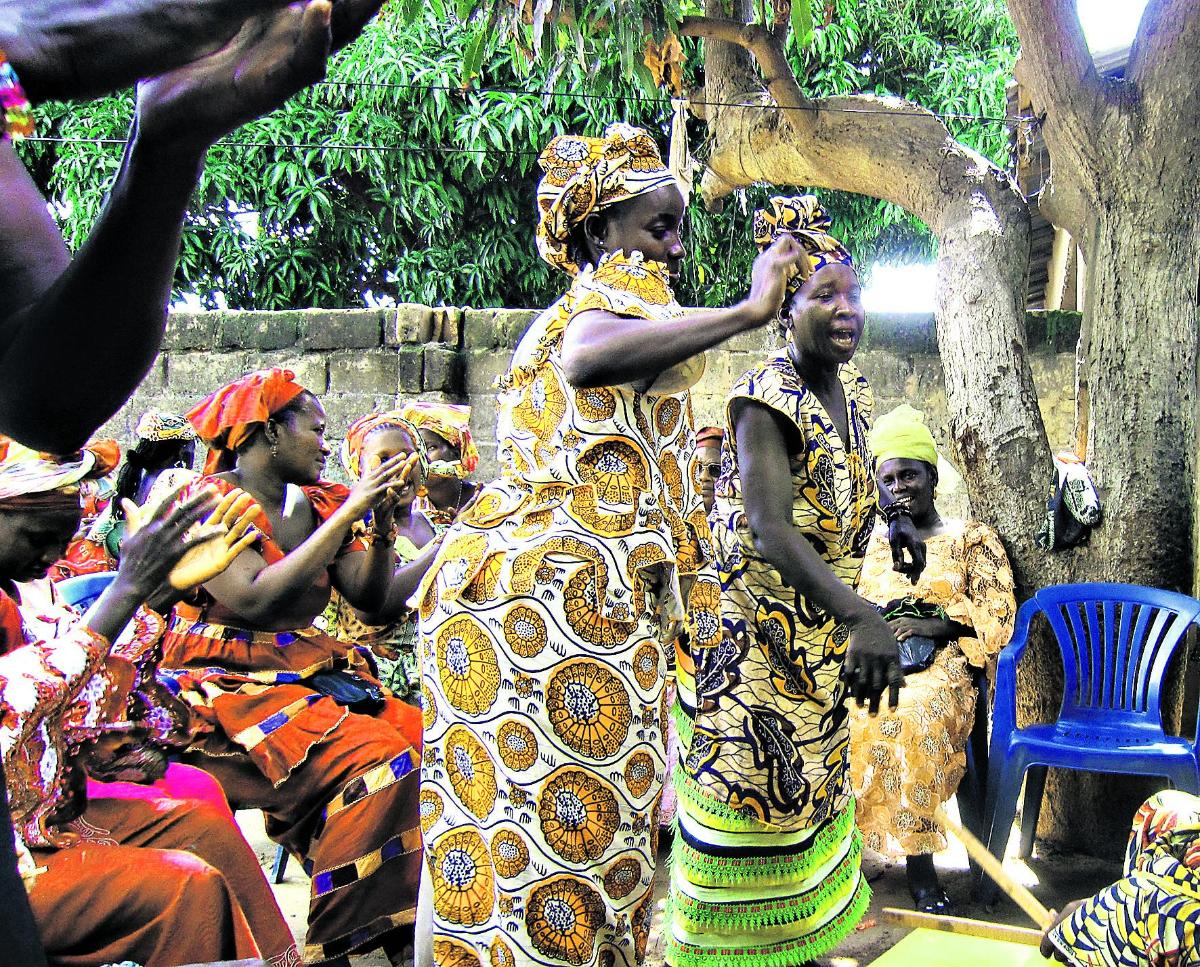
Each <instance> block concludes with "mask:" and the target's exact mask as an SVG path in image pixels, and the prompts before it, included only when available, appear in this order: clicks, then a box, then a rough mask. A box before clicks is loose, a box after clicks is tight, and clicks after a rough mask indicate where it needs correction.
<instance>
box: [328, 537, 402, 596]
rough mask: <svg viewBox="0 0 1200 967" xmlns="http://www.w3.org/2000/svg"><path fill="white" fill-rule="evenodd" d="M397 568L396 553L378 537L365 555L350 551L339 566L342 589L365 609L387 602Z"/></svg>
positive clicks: (339, 583)
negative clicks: (389, 588)
mask: <svg viewBox="0 0 1200 967" xmlns="http://www.w3.org/2000/svg"><path fill="white" fill-rule="evenodd" d="M395 568H396V552H395V550H394V549H393V548H392V547H391V546H390V545H389V544H388V542H387V541H386V540H384V539H378V540H376V541H375V542H374V543H373V544H371V546H370V547H368V548H367V549H366V550H365V551H364V552H362V553H361V554H349V555H347V556H346V557H345V558H343V559H342V561H341V562H339V565H338V579H339V580H338V590H339V591H340V592H341V593H342V594H343V595H344V596H345V598H346V600H347V601H349V602H350V604H351V605H352V606H353V607H355V608H358V609H359V610H362V611H371V610H373V609H375V608H379V607H381V606H382V605H383V603H384V601H385V600H386V599H387V596H388V587H389V586H390V584H391V582H392V574H393V572H394V571H395Z"/></svg>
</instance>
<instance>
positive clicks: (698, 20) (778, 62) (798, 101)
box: [679, 17, 813, 127]
mask: <svg viewBox="0 0 1200 967" xmlns="http://www.w3.org/2000/svg"><path fill="white" fill-rule="evenodd" d="M679 32H680V33H681V34H683V35H684V36H685V37H700V38H703V39H705V40H715V41H722V42H724V43H729V44H735V45H737V46H738V47H741V48H743V49H744V50H748V51H750V53H751V54H753V55H754V59H755V60H757V61H758V66H759V68H760V69H761V70H762V72H763V77H764V78H765V84H766V87H767V90H768V91H769V92H770V94H771V97H773V98H774V99H775V103H776V104H778V105H779V106H780V107H781V108H783V109H784V112H785V114H784V116H785V117H786V118H787V121H788V123H789V124H790V125H792V126H793V127H802V126H803V125H804V124H805V123H806V122H807V118H806V115H808V114H811V113H812V110H813V102H812V101H810V100H809V98H808V97H807V96H806V95H805V93H804V92H803V91H802V90H801V89H800V84H799V83H798V82H797V80H796V75H795V73H794V72H793V71H792V65H791V64H789V63H788V60H787V57H786V56H785V55H784V52H783V47H782V45H781V44H780V43H779V40H778V39H777V38H776V37H775V36H774V35H773V34H772V33H771V31H770V30H768V29H767V28H766V27H764V26H763V25H762V24H747V23H743V22H741V21H738V20H723V19H720V18H717V17H684V18H683V21H682V23H681V24H680V29H679Z"/></svg>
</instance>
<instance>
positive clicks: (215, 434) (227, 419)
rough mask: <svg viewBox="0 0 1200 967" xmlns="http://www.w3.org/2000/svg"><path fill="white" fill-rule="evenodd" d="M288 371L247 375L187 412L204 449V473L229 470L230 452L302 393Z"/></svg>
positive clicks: (232, 453)
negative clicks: (206, 453) (206, 455)
mask: <svg viewBox="0 0 1200 967" xmlns="http://www.w3.org/2000/svg"><path fill="white" fill-rule="evenodd" d="M295 379H296V374H295V373H293V372H292V371H291V370H290V369H279V368H278V367H276V368H274V369H260V370H256V371H255V372H253V373H247V374H246V375H245V376H243V377H242V378H241V379H237V380H234V381H233V382H232V383H230V384H229V385H228V386H222V387H221V388H220V389H219V390H217V391H216V392H215V393H213V394H212V396H209V397H207V398H206V399H204V400H202V401H201V402H200V403H199V404H198V405H196V406H195V407H193V408H192V409H190V410H188V413H187V419H188V422H189V423H191V424H192V427H193V428H194V429H195V431H196V436H198V437H199V438H200V439H201V440H203V441H204V443H205V445H207V447H208V459H207V460H205V462H204V472H205V473H220V472H221V471H223V470H229V469H230V468H231V467H232V466H233V463H234V453H235V452H236V451H237V448H238V447H239V446H241V445H242V444H243V443H245V442H246V441H247V440H248V439H249V438H250V436H251V434H253V432H254V431H255V430H256V429H257V428H258V427H259V426H260V425H261V424H263V423H266V422H267V420H269V419H270V418H271V417H272V416H273V415H274V414H276V413H278V412H279V411H280V410H282V409H283V408H284V407H285V406H287V405H288V403H290V402H291V401H292V400H294V399H295V398H296V397H297V396H299V395H300V394H301V393H303V392H304V387H303V386H301V385H300V384H299V383H297V382H295Z"/></svg>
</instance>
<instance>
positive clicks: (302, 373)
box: [259, 353, 329, 396]
mask: <svg viewBox="0 0 1200 967" xmlns="http://www.w3.org/2000/svg"><path fill="white" fill-rule="evenodd" d="M259 362H260V363H261V364H263V365H266V366H282V367H283V368H284V369H290V370H291V371H292V372H293V373H295V374H296V382H297V383H299V384H300V385H301V386H303V387H304V388H305V389H306V390H310V391H312V392H313V393H316V394H317V395H318V396H320V395H322V394H323V393H325V392H326V391H327V390H328V389H329V360H328V358H327V356H326V354H325V353H304V355H302V356H297V355H295V354H294V353H280V354H278V358H275V359H271V360H266V359H264V358H262V357H259Z"/></svg>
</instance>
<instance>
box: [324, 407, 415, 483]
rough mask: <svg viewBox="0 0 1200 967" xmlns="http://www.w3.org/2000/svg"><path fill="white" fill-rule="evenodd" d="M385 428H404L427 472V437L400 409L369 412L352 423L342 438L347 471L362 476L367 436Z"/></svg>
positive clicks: (351, 474)
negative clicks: (422, 434) (363, 454)
mask: <svg viewBox="0 0 1200 967" xmlns="http://www.w3.org/2000/svg"><path fill="white" fill-rule="evenodd" d="M384 428H386V429H389V430H391V429H396V430H403V431H404V432H405V433H407V434H408V436H409V438H410V439H411V440H412V442H413V446H414V447H416V453H417V461H418V462H419V463H420V465H421V472H422V473H425V472H427V471H428V469H429V454H428V453H427V452H426V450H425V438H424V437H422V436H421V433H420V431H419V430H418V429H417V428H416V426H414V425H413V424H412V423H411V422H409V421H408V420H406V419H405V418H404V417H403V416H401V415H400V412H399V411H398V410H389V411H387V412H385V413H368V414H367V415H366V416H360V417H359V418H358V419H357V420H355V421H354V422H353V423H351V424H350V428H349V429H348V430H346V437H345V439H343V440H342V454H341V455H342V466H343V467H345V468H346V473H348V474H349V475H350V476H351V477H353V478H354V479H355V480H357V479H358V478H359V477H361V476H362V452H363V447H364V446H366V443H367V437H369V436H370V435H371V434H372V433H374V432H375V431H376V430H381V429H384Z"/></svg>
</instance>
